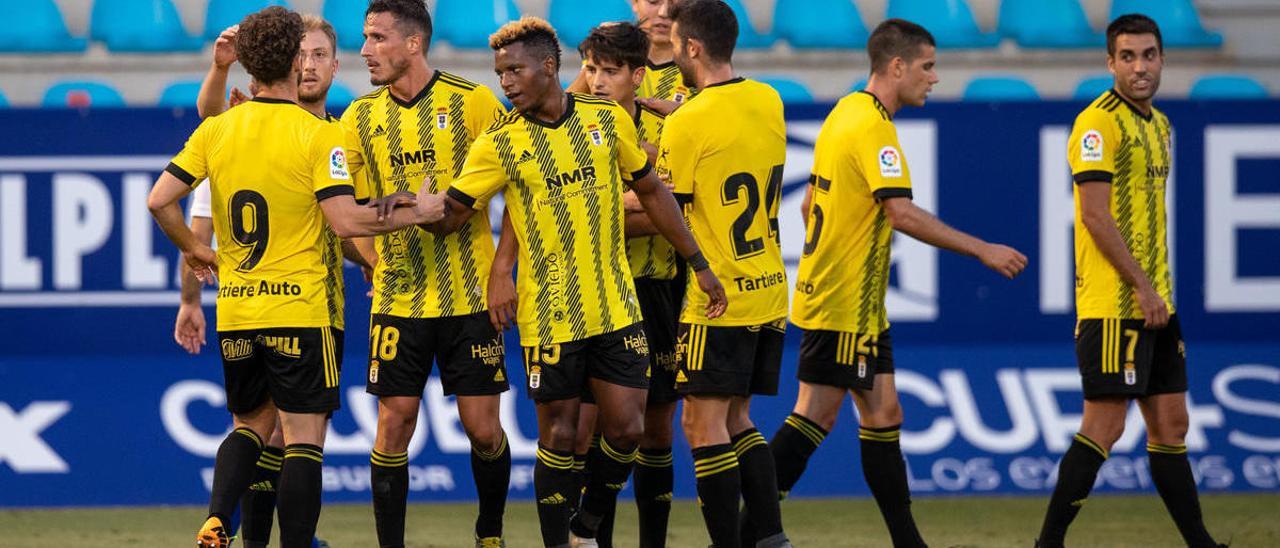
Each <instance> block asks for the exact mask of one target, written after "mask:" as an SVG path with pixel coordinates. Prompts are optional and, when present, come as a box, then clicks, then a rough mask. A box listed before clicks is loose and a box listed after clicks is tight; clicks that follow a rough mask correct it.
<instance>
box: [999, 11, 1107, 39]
mask: <svg viewBox="0 0 1280 548" xmlns="http://www.w3.org/2000/svg"><path fill="white" fill-rule="evenodd" d="M1000 34H1002V35H1004V36H1006V37H1008V38H1013V39H1014V40H1016V41H1017V42H1018V45H1020V46H1022V47H1024V48H1055V49H1065V48H1091V47H1098V46H1101V45H1103V44H1104V43H1106V38H1105V37H1104V36H1103V35H1102V34H1101V33H1099V32H1094V30H1093V28H1092V27H1090V26H1089V20H1088V19H1086V18H1085V16H1084V8H1082V7H1080V0H1003V1H1002V2H1000Z"/></svg>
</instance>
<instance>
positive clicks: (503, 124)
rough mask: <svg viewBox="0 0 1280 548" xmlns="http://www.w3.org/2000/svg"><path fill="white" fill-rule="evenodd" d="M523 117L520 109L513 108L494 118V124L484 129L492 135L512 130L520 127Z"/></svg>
mask: <svg viewBox="0 0 1280 548" xmlns="http://www.w3.org/2000/svg"><path fill="white" fill-rule="evenodd" d="M523 118H524V115H522V114H520V111H518V110H516V109H511V110H510V111H509V112H507V113H505V114H503V115H502V116H499V117H498V119H497V120H494V122H493V124H491V125H490V126H489V129H486V130H484V135H490V136H492V135H495V134H498V133H504V132H508V131H511V130H512V129H514V128H516V127H519V125H520V124H519V122H520V120H521V119H523Z"/></svg>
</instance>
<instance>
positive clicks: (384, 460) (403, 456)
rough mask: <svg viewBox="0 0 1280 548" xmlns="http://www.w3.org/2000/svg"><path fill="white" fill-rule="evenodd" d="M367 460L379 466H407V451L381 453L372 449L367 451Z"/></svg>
mask: <svg viewBox="0 0 1280 548" xmlns="http://www.w3.org/2000/svg"><path fill="white" fill-rule="evenodd" d="M369 462H371V463H373V465H374V466H381V467H383V468H399V467H401V466H408V465H409V452H408V451H405V452H403V453H383V452H382V451H379V450H377V449H374V450H373V452H372V453H369Z"/></svg>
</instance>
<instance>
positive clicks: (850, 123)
mask: <svg viewBox="0 0 1280 548" xmlns="http://www.w3.org/2000/svg"><path fill="white" fill-rule="evenodd" d="M809 184H810V185H811V186H812V189H811V191H812V192H813V198H812V200H811V202H810V206H809V211H808V212H807V213H806V214H807V215H808V220H807V222H806V225H807V227H806V232H807V234H805V243H804V251H803V254H802V255H801V257H800V270H799V272H798V273H797V274H796V292H795V300H794V302H793V303H792V310H791V321H792V322H793V323H795V324H796V325H798V326H800V327H802V328H804V329H810V330H827V331H842V332H845V333H870V334H879V333H880V332H881V331H884V330H885V329H888V328H889V319H888V317H887V315H886V314H885V307H884V298H885V293H886V292H887V291H888V288H889V253H890V250H889V246H890V242H891V241H892V237H893V227H892V226H891V225H890V224H889V222H888V220H887V219H886V217H885V213H884V208H883V207H881V206H880V201H881V200H884V199H887V198H895V197H906V198H910V197H911V173H910V172H909V171H908V170H907V162H906V159H905V158H904V157H903V155H902V147H901V146H900V145H899V144H898V130H897V129H896V128H894V126H893V120H892V118H891V117H890V116H889V111H888V110H886V109H885V108H884V105H882V104H880V101H879V100H878V99H876V96H875V95H872V94H870V93H868V92H865V91H857V92H854V93H852V94H849V95H847V96H845V97H844V98H843V99H841V100H840V102H839V103H836V107H835V108H834V109H832V111H831V114H828V115H827V119H826V120H825V121H824V122H823V123H822V129H821V130H820V131H819V132H818V140H817V143H816V144H815V145H814V156H813V171H812V172H811V175H810V176H809Z"/></svg>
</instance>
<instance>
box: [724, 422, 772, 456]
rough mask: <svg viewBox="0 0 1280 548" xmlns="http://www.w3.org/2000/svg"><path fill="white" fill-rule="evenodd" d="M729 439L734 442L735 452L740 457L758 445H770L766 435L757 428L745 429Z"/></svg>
mask: <svg viewBox="0 0 1280 548" xmlns="http://www.w3.org/2000/svg"><path fill="white" fill-rule="evenodd" d="M729 441H731V442H733V452H734V453H736V454H737V455H738V456H739V457H741V456H742V454H743V453H746V452H747V451H750V450H751V449H753V448H755V447H757V446H761V445H769V442H768V441H766V440H765V439H764V436H763V435H761V434H760V431H759V430H756V429H755V428H748V429H746V430H743V431H741V432H739V433H738V435H736V436H734V437H733V438H731V439H730V440H729Z"/></svg>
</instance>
